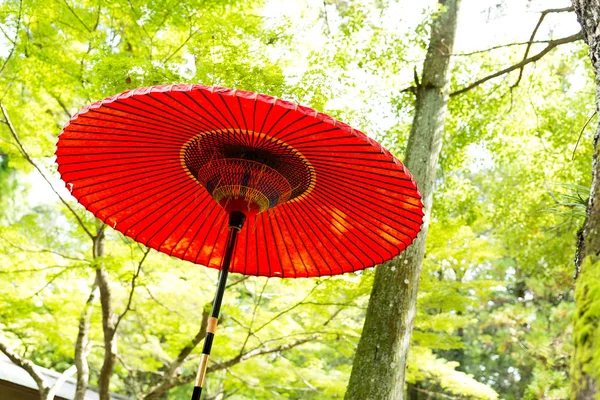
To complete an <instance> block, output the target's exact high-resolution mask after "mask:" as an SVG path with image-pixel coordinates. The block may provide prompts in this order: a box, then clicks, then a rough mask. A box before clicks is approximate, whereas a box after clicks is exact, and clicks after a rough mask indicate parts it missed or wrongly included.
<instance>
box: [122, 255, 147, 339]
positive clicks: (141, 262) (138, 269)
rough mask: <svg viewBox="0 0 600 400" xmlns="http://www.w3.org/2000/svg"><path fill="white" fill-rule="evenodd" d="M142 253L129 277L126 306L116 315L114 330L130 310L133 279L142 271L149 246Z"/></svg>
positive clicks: (133, 290)
mask: <svg viewBox="0 0 600 400" xmlns="http://www.w3.org/2000/svg"><path fill="white" fill-rule="evenodd" d="M143 253H144V255H143V256H142V259H141V260H140V262H139V263H138V266H137V270H136V271H135V273H134V274H133V277H132V278H131V290H130V291H129V298H128V299H127V306H126V307H125V310H123V312H122V313H121V314H120V315H119V316H118V317H117V322H115V332H116V331H117V329H119V324H120V323H121V321H122V320H123V318H124V317H125V314H127V312H129V310H131V302H132V301H133V294H134V292H135V283H136V282H135V281H136V279H137V278H138V277H139V276H140V272H141V271H142V266H143V265H144V261H145V260H146V257H148V253H150V248H149V247H147V248H146V249H145V250H144V251H143Z"/></svg>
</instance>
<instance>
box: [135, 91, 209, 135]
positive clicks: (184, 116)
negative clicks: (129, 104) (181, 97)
mask: <svg viewBox="0 0 600 400" xmlns="http://www.w3.org/2000/svg"><path fill="white" fill-rule="evenodd" d="M145 99H150V100H153V101H155V102H157V103H159V104H162V105H163V106H165V107H168V108H170V109H171V110H173V111H174V112H175V113H173V112H170V111H168V110H166V109H164V108H161V107H157V106H155V105H154V104H152V103H151V102H148V101H141V99H138V98H135V97H134V100H137V101H139V102H140V103H142V104H145V105H148V106H150V107H152V108H154V109H156V110H158V111H161V112H163V113H165V114H166V115H168V118H170V119H172V120H176V116H178V117H179V118H181V121H182V123H184V124H185V125H187V126H190V127H194V128H196V129H198V128H200V129H201V128H202V127H199V126H198V125H197V124H198V120H197V119H193V118H190V116H189V115H188V114H186V113H183V112H181V111H180V110H178V109H177V108H175V107H173V106H171V105H170V104H168V103H166V102H164V101H162V100H160V99H159V98H157V97H155V96H152V94H151V93H150V94H148V95H147V97H145ZM176 102H177V103H178V104H181V103H180V102H179V101H176ZM186 122H187V123H186Z"/></svg>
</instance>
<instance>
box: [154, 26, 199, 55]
mask: <svg viewBox="0 0 600 400" xmlns="http://www.w3.org/2000/svg"><path fill="white" fill-rule="evenodd" d="M198 32H200V28H198V29H196V30H193V31H191V30H190V34H189V35H188V37H187V38H186V39H185V40H184V41H183V43H181V45H180V46H179V47H177V48H176V49H175V51H173V52H172V53H171V54H169V55H168V56H167V58H165V59H164V60H163V61H162V63H163V64H166V63H167V62H168V61H169V60H170V59H171V58H173V57H174V56H175V54H177V53H179V51H180V50H181V49H182V48H183V46H185V45H186V44H187V42H189V41H190V40H191V39H192V38H193V37H194V36H195V35H196V34H197V33H198Z"/></svg>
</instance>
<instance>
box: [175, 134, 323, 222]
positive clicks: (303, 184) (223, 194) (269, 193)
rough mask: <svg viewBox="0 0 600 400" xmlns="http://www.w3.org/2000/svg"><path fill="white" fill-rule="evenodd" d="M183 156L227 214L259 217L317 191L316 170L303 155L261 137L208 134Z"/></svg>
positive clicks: (185, 149) (196, 139)
mask: <svg viewBox="0 0 600 400" xmlns="http://www.w3.org/2000/svg"><path fill="white" fill-rule="evenodd" d="M181 153H182V159H183V163H184V165H185V167H186V168H187V169H188V170H189V171H190V173H191V174H192V176H194V177H195V178H196V179H197V180H198V182H199V183H200V185H202V186H203V187H204V188H205V189H206V190H207V191H208V193H209V194H210V195H211V196H212V197H213V198H214V199H215V200H216V201H217V202H218V203H219V204H220V205H221V206H222V207H223V208H224V209H225V210H226V211H227V212H232V211H242V212H244V213H245V214H258V213H261V212H263V211H266V210H268V209H270V208H273V207H275V206H277V205H279V204H283V203H286V202H289V201H294V200H298V199H301V198H302V197H304V196H305V195H306V194H308V193H309V192H310V190H311V189H312V188H313V187H314V185H315V174H314V169H313V167H312V165H311V164H310V163H309V162H308V160H307V159H306V158H305V157H304V156H303V155H302V154H301V153H300V152H299V151H297V150H296V149H294V148H293V147H292V146H290V145H288V144H286V143H284V142H282V141H281V140H278V139H275V138H272V137H270V136H268V135H265V134H261V133H256V132H249V131H245V130H237V129H228V130H219V131H212V132H203V133H201V134H199V135H196V136H195V137H194V138H192V139H191V140H189V141H188V142H187V143H186V144H185V145H184V146H183V148H182V151H181Z"/></svg>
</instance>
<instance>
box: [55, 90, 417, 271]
mask: <svg viewBox="0 0 600 400" xmlns="http://www.w3.org/2000/svg"><path fill="white" fill-rule="evenodd" d="M56 155H57V163H58V170H59V172H60V174H61V177H62V179H63V180H64V181H65V183H66V186H67V188H68V189H69V190H70V191H71V193H72V194H73V196H75V197H76V198H77V200H78V201H79V202H80V203H81V204H83V205H84V206H85V207H86V208H87V209H88V210H89V211H91V212H92V213H93V214H94V215H95V216H96V217H97V218H99V219H100V220H102V221H104V222H105V223H106V224H108V225H109V226H111V227H113V228H114V229H116V230H118V231H120V232H122V233H123V234H125V235H127V236H129V237H131V238H133V239H134V240H136V241H138V242H140V243H143V244H144V245H146V246H148V247H151V248H154V249H156V250H158V251H161V252H163V253H166V254H169V255H171V256H174V257H178V258H181V259H184V260H188V261H191V262H193V263H197V264H201V265H205V266H208V267H211V268H217V269H220V268H221V265H222V261H223V256H224V253H225V247H226V242H227V238H228V223H227V220H228V215H229V214H230V213H231V212H242V213H243V214H244V215H245V216H246V222H245V225H244V229H243V230H241V231H240V233H239V235H238V238H237V243H236V244H235V251H234V253H233V256H232V260H231V267H230V268H229V270H230V271H231V272H237V273H242V274H247V275H260V276H273V277H282V278H297V277H314V276H323V275H335V274H342V273H345V272H352V271H358V270H361V269H364V268H367V267H372V266H374V265H376V264H380V263H382V262H384V261H387V260H389V259H391V258H393V257H394V256H396V255H398V254H399V253H400V252H401V251H402V250H404V249H405V248H406V247H407V246H408V245H409V244H410V243H411V242H412V241H413V240H414V238H415V237H416V236H417V233H418V232H419V230H420V227H421V223H422V219H423V210H422V207H423V205H422V202H421V196H420V194H419V192H418V190H417V188H416V185H415V182H414V180H413V179H412V177H411V175H410V173H409V172H408V171H407V170H406V168H405V167H404V166H403V165H402V163H401V162H400V161H399V160H398V159H396V158H395V157H394V156H393V155H392V154H390V153H389V152H388V151H387V150H385V149H384V148H383V147H382V146H381V145H380V144H378V143H377V142H375V141H374V140H372V139H370V138H368V137H367V136H366V135H365V134H363V133H362V132H360V131H358V130H355V129H353V128H351V127H350V126H348V125H346V124H344V123H342V122H339V121H336V120H335V119H333V118H331V117H329V116H327V115H325V114H322V113H319V112H317V111H315V110H313V109H310V108H307V107H303V106H300V105H298V104H294V103H291V102H288V101H284V100H280V99H277V98H275V97H271V96H267V95H262V94H255V93H250V92H246V91H242V90H234V89H225V88H219V87H209V86H202V85H166V86H154V87H148V88H142V89H136V90H131V91H128V92H125V93H122V94H119V95H116V96H112V97H109V98H107V99H105V100H102V101H99V102H96V103H94V104H92V105H90V106H88V107H85V108H84V109H82V110H81V111H80V112H79V113H77V114H76V115H74V116H73V118H72V119H71V121H70V123H69V124H68V125H67V126H65V128H64V129H63V131H62V133H61V135H60V136H59V140H58V145H57V151H56Z"/></svg>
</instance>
